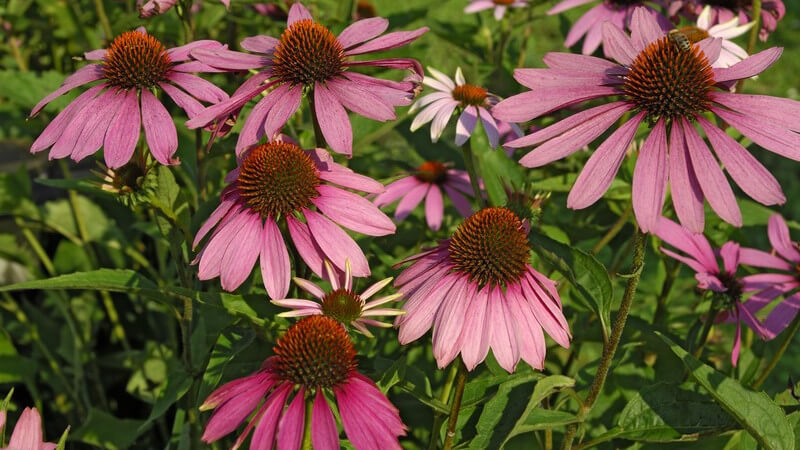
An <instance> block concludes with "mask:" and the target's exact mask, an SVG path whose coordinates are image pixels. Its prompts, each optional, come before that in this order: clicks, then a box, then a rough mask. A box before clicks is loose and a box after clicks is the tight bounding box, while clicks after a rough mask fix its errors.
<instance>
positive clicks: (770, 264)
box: [739, 247, 792, 270]
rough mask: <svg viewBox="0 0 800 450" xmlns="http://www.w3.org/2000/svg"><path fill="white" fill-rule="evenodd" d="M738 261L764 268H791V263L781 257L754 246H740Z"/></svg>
mask: <svg viewBox="0 0 800 450" xmlns="http://www.w3.org/2000/svg"><path fill="white" fill-rule="evenodd" d="M739 262H741V263H742V264H744V265H746V266H754V267H763V268H766V269H778V270H792V265H791V264H789V263H788V262H786V261H784V260H783V259H781V258H779V257H777V256H775V255H773V254H770V253H767V252H764V251H761V250H756V249H754V248H747V247H742V248H741V249H740V250H739Z"/></svg>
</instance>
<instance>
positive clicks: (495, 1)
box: [464, 0, 528, 20]
mask: <svg viewBox="0 0 800 450" xmlns="http://www.w3.org/2000/svg"><path fill="white" fill-rule="evenodd" d="M526 6H528V0H470V4H469V5H467V7H466V8H464V12H465V13H476V12H478V11H484V10H487V9H492V8H494V18H495V19H496V20H503V17H504V16H505V15H506V11H507V10H508V8H524V7H526Z"/></svg>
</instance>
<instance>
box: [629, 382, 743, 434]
mask: <svg viewBox="0 0 800 450" xmlns="http://www.w3.org/2000/svg"><path fill="white" fill-rule="evenodd" d="M617 426H618V428H619V430H620V432H621V433H622V434H621V436H624V437H625V438H626V439H631V440H635V441H646V442H670V441H683V440H687V439H696V438H697V437H699V436H701V435H706V434H712V433H720V432H722V431H726V430H730V429H732V428H735V427H736V422H735V421H734V420H733V418H731V416H730V415H728V413H727V412H725V410H723V409H722V408H720V407H719V405H718V404H717V403H716V402H715V401H714V399H713V398H711V397H709V396H708V395H707V394H702V393H700V392H697V391H696V390H692V389H691V388H690V387H689V386H686V387H682V386H678V385H676V384H670V383H658V384H655V385H653V386H648V387H646V388H644V389H642V390H641V391H640V392H639V393H637V394H636V395H635V396H634V397H633V398H632V399H630V400H629V401H628V404H627V405H626V406H625V409H623V410H622V413H621V414H620V416H619V419H618V420H617Z"/></svg>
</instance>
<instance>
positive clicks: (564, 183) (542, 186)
mask: <svg viewBox="0 0 800 450" xmlns="http://www.w3.org/2000/svg"><path fill="white" fill-rule="evenodd" d="M577 178H578V175H577V174H575V173H566V174H564V175H556V176H554V177H550V178H545V179H543V180H539V181H537V182H535V183H534V184H533V187H534V188H536V189H537V190H540V191H552V192H569V191H570V190H571V189H572V185H573V184H575V180H576V179H577ZM630 189H631V188H630V185H629V184H628V183H626V182H625V181H623V180H621V179H619V178H614V181H613V182H611V187H609V188H608V191H606V193H605V195H603V197H604V198H608V199H612V200H625V199H628V198H630V193H631V191H630Z"/></svg>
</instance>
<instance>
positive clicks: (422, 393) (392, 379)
mask: <svg viewBox="0 0 800 450" xmlns="http://www.w3.org/2000/svg"><path fill="white" fill-rule="evenodd" d="M406 356H407V355H404V356H403V357H401V358H398V359H397V360H395V361H394V362H392V363H391V364H388V363H389V362H390V360H387V359H385V358H380V357H378V358H376V359H375V366H376V368H379V367H380V366H383V367H386V368H385V369H383V370H380V369H379V372H380V376H379V377H378V381H377V385H378V387H379V388H380V389H381V391H383V392H384V393H386V392H388V391H389V389H391V388H392V387H397V388H398V389H400V390H402V391H404V392H406V393H408V394H410V395H411V396H412V397H414V398H416V399H417V400H419V401H420V402H421V403H422V404H424V405H427V406H429V407H431V408H432V409H434V410H436V411H438V412H440V413H442V414H448V413H449V412H450V408H449V407H448V406H447V405H445V404H444V403H442V402H441V401H439V400H438V399H436V398H433V392H432V390H431V382H430V380H428V377H427V376H426V375H425V373H424V372H422V371H421V370H419V369H417V368H416V367H413V366H410V365H409V364H408V362H407V359H406Z"/></svg>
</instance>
